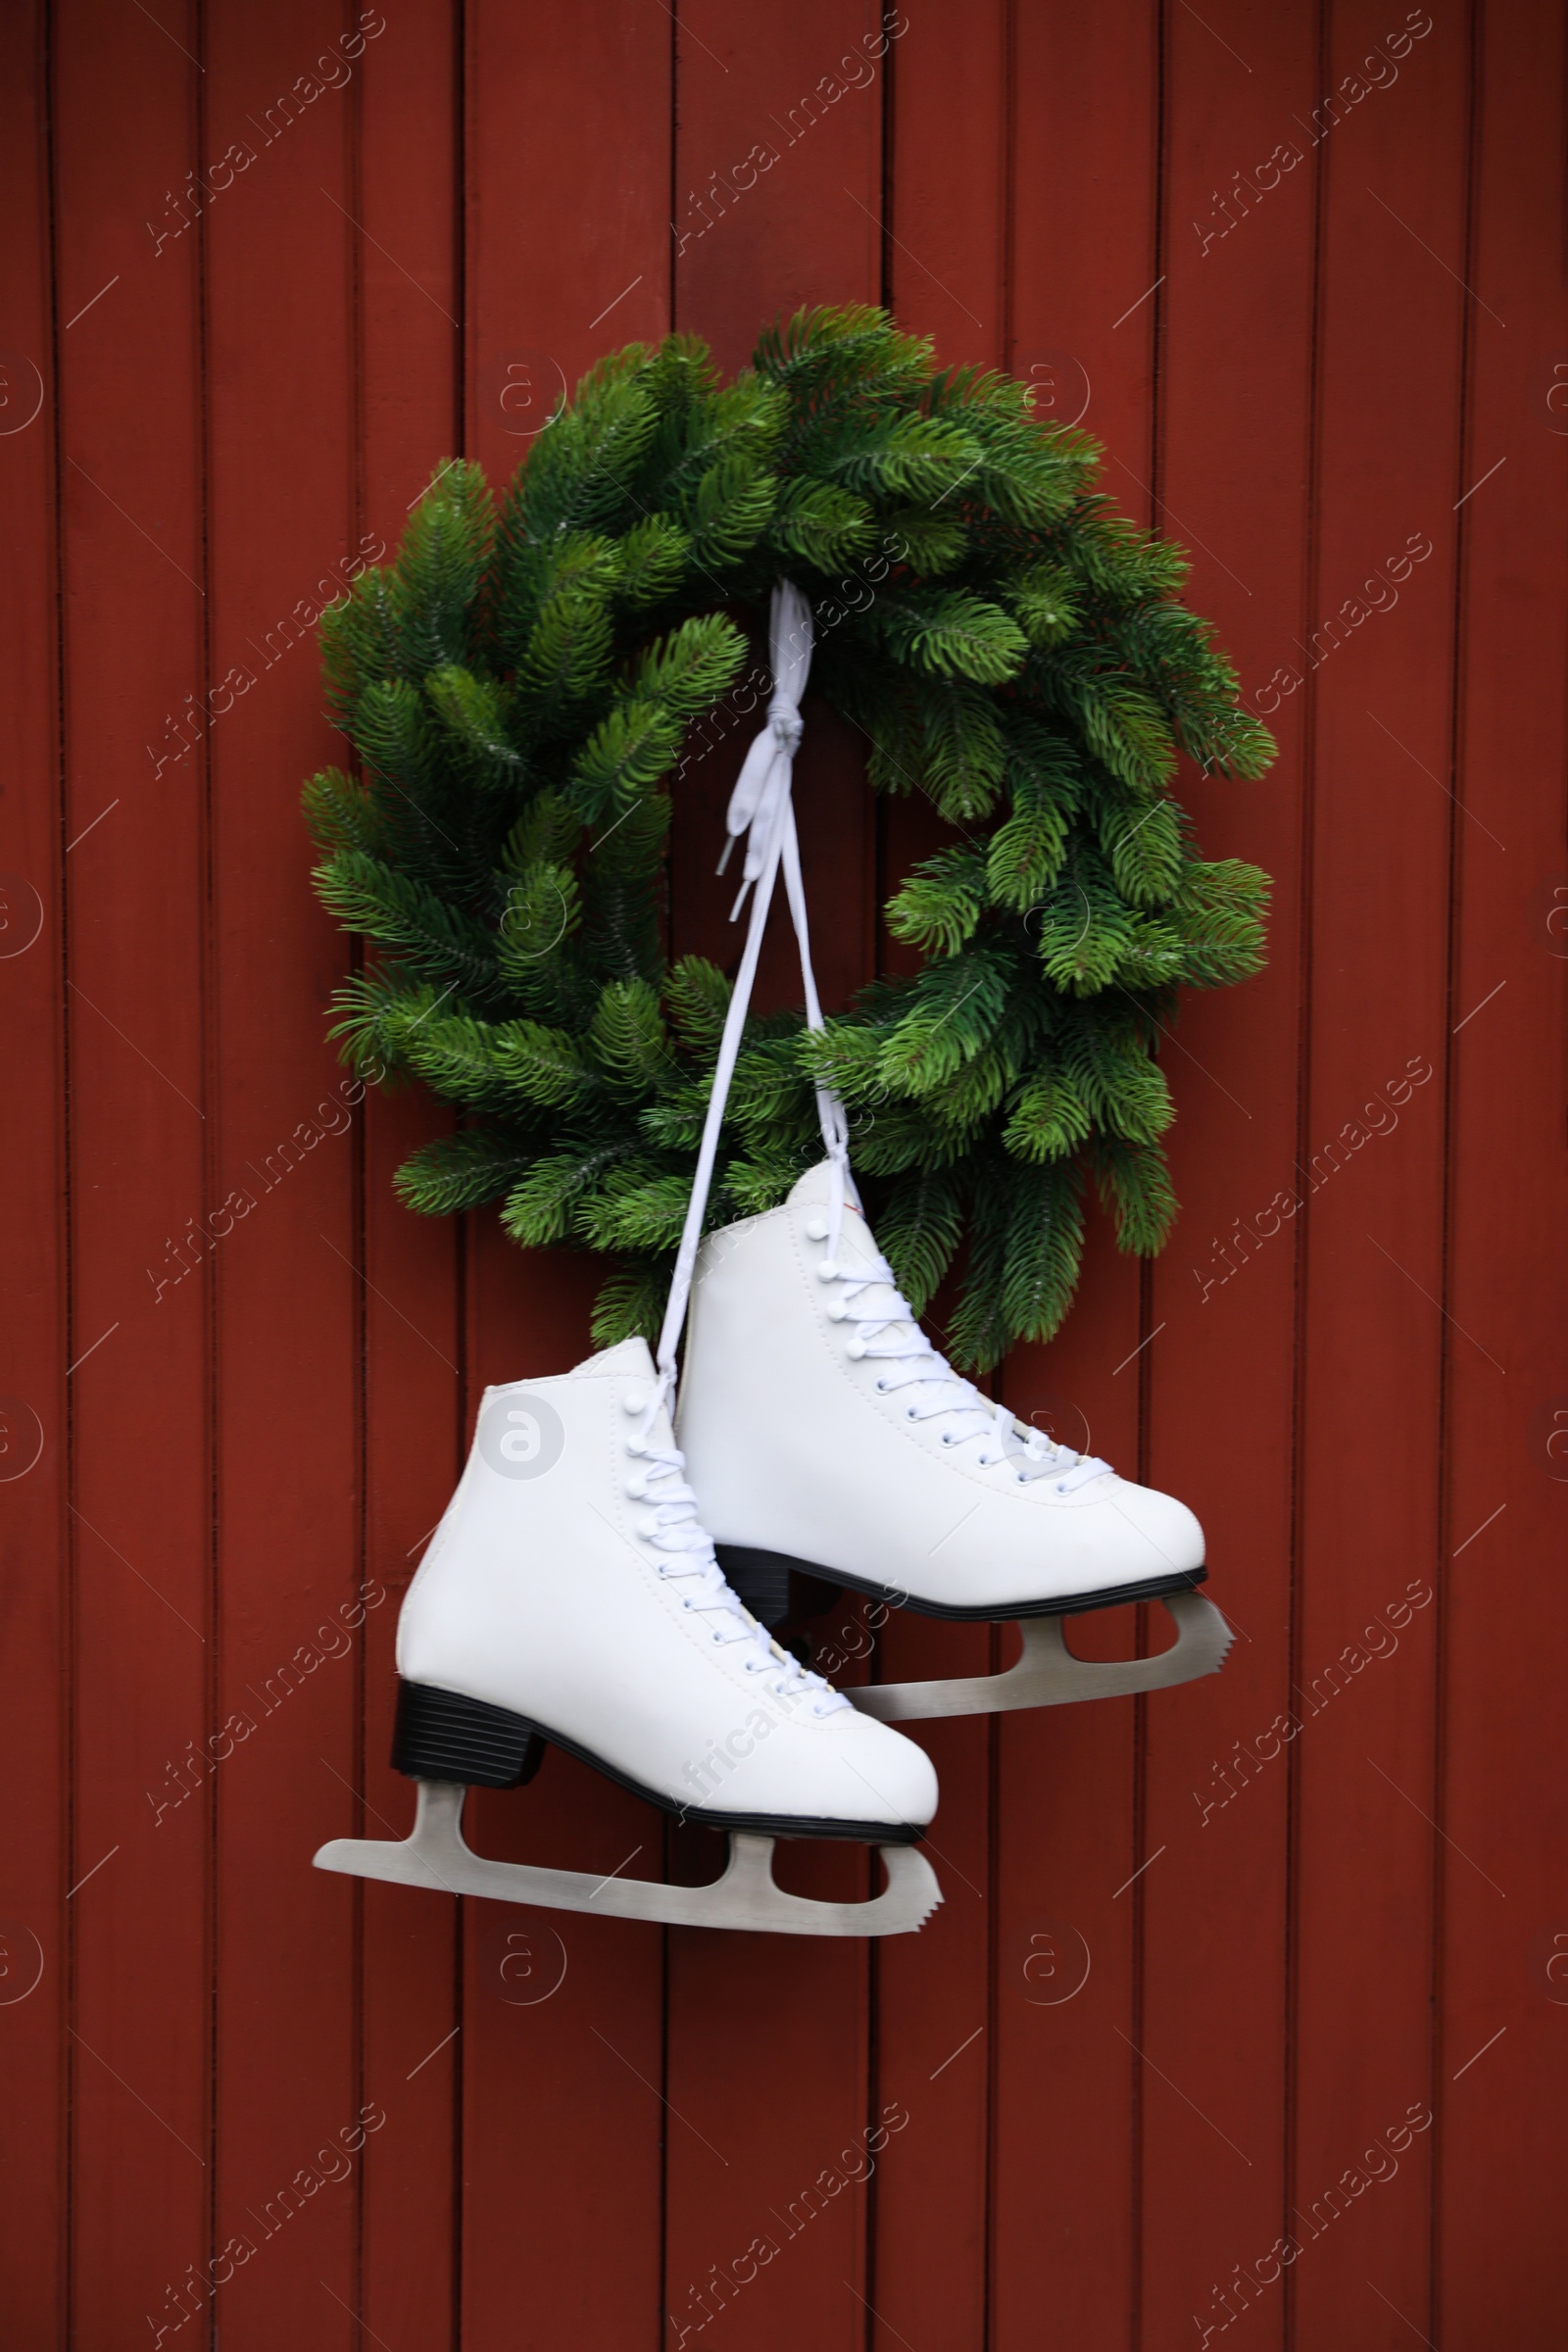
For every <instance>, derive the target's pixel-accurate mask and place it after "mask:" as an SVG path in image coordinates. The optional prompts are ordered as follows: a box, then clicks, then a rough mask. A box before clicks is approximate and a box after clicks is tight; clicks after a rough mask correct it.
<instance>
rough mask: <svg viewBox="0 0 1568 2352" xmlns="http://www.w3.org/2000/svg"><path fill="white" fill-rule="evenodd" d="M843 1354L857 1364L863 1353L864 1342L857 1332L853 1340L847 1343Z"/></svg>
mask: <svg viewBox="0 0 1568 2352" xmlns="http://www.w3.org/2000/svg"><path fill="white" fill-rule="evenodd" d="M844 1352H845V1354H846V1355H847V1356H850V1357H851V1358H853V1360H854V1361H855V1362H856V1363H858V1362H859V1360H860V1358H861V1356H862V1355H864V1353H865V1342H864V1341H863V1340H862V1339H861V1337H860V1335H859V1333H858V1332H857V1333H856V1335H855V1337H854V1339H852V1340H851V1341H850V1342H849V1344H848V1346H847V1347H846V1348H845V1350H844Z"/></svg>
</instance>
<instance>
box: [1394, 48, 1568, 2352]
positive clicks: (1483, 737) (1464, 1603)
mask: <svg viewBox="0 0 1568 2352" xmlns="http://www.w3.org/2000/svg"><path fill="white" fill-rule="evenodd" d="M1478 69H1479V77H1480V78H1479V94H1480V109H1479V117H1478V146H1477V158H1476V172H1475V182H1474V213H1473V218H1472V224H1471V230H1470V243H1469V248H1468V266H1467V267H1466V266H1465V265H1459V266H1460V267H1461V268H1462V269H1463V273H1464V275H1465V277H1466V278H1467V280H1468V281H1469V283H1470V285H1471V286H1473V287H1474V288H1475V290H1476V293H1477V296H1478V297H1479V298H1480V300H1481V301H1484V302H1485V303H1486V305H1487V306H1488V308H1487V310H1483V309H1481V308H1480V306H1479V302H1476V303H1471V304H1470V305H1469V306H1468V317H1467V326H1468V332H1469V360H1468V365H1469V371H1470V372H1469V384H1470V403H1469V415H1468V420H1467V432H1466V438H1465V451H1464V466H1463V469H1462V470H1463V481H1462V484H1461V490H1470V488H1471V485H1472V483H1480V484H1481V487H1479V488H1477V489H1475V490H1474V492H1473V494H1472V495H1471V496H1470V497H1469V499H1468V500H1467V501H1466V503H1465V505H1464V507H1463V509H1462V510H1461V515H1460V520H1461V522H1462V524H1463V539H1462V542H1461V573H1460V578H1461V587H1462V595H1463V605H1462V608H1461V610H1462V613H1463V622H1462V633H1461V641H1460V642H1461V658H1462V662H1463V695H1464V700H1463V705H1462V720H1461V728H1460V734H1459V743H1458V761H1457V766H1456V771H1455V773H1454V775H1453V777H1452V779H1451V782H1452V789H1453V791H1454V793H1455V795H1456V798H1457V799H1458V801H1459V803H1460V804H1461V805H1462V808H1463V809H1464V810H1465V811H1466V813H1465V814H1464V815H1463V816H1462V817H1460V816H1458V815H1457V814H1456V815H1454V816H1453V818H1452V819H1451V822H1452V825H1453V833H1454V849H1455V856H1456V859H1457V864H1458V889H1457V907H1458V921H1457V932H1456V937H1455V940H1454V952H1453V963H1452V978H1451V985H1450V993H1449V1015H1450V1017H1449V1022H1448V1028H1449V1039H1450V1043H1449V1053H1450V1054H1451V1056H1452V1060H1451V1071H1452V1085H1453V1110H1452V1122H1453V1123H1452V1131H1451V1154H1452V1157H1451V1168H1452V1173H1451V1180H1450V1181H1451V1187H1452V1190H1451V1196H1450V1203H1451V1204H1450V1224H1449V1249H1448V1263H1447V1281H1446V1290H1445V1298H1446V1304H1447V1308H1448V1312H1449V1314H1450V1315H1451V1316H1452V1317H1453V1322H1452V1323H1451V1324H1449V1325H1447V1326H1446V1327H1445V1328H1446V1383H1447V1388H1446V1412H1445V1451H1446V1459H1447V1463H1448V1493H1447V1496H1446V1513H1445V1525H1444V1531H1443V1534H1444V1541H1443V1552H1444V1558H1443V1569H1442V1575H1443V1583H1444V1596H1443V1621H1442V1633H1443V1643H1444V1652H1445V1656H1444V1679H1443V1715H1442V1717H1441V1719H1440V1720H1441V1726H1442V1735H1443V1736H1442V1738H1441V1740H1440V1748H1439V1755H1440V1762H1439V1776H1438V1791H1439V1800H1440V1801H1439V1803H1438V1804H1437V1805H1435V1806H1434V1807H1433V1808H1432V1810H1433V1811H1434V1813H1435V1814H1436V1816H1437V1819H1438V1821H1439V1822H1440V1823H1441V1825H1442V1828H1443V1831H1444V1838H1443V1839H1442V1840H1440V1841H1439V1842H1438V1848H1437V1871H1438V1886H1439V1900H1440V1905H1441V1922H1442V1937H1441V1943H1440V1947H1439V1951H1438V1954H1437V1964H1438V1974H1437V1983H1438V1986H1439V1990H1440V1995H1441V2002H1442V2008H1441V2026H1440V2030H1439V2034H1438V2040H1437V2050H1436V2058H1437V2069H1436V2071H1437V2076H1438V2091H1437V2095H1438V2101H1439V2109H1438V2112H1439V2140H1438V2161H1439V2184H1438V2186H1439V2194H1438V2201H1437V2207H1436V2212H1435V2216H1434V2222H1435V2229H1434V2248H1435V2267H1436V2274H1437V2276H1436V2283H1435V2300H1434V2305H1433V2311H1432V2317H1431V2320H1430V2323H1429V2324H1428V2326H1427V2332H1428V2333H1429V2334H1430V2335H1433V2336H1434V2337H1436V2338H1437V2339H1438V2340H1440V2341H1441V2342H1443V2343H1444V2344H1446V2345H1449V2346H1452V2347H1453V2348H1454V2352H1480V2347H1482V2346H1484V2345H1487V2344H1491V2343H1497V2342H1505V2341H1509V2340H1512V2341H1514V2342H1518V2343H1529V2342H1531V2341H1532V2340H1538V2341H1541V2342H1549V2341H1550V2340H1551V2338H1552V2336H1553V2335H1554V2334H1555V2333H1556V2332H1557V2331H1558V2330H1559V2329H1560V2327H1561V2325H1562V2316H1561V2315H1562V2296H1561V2287H1560V2281H1559V2276H1558V2270H1559V2266H1558V2264H1557V2261H1556V2258H1555V2253H1554V2241H1555V2236H1556V2219H1557V2215H1558V2213H1559V2212H1560V2210H1561V2183H1562V2146H1561V2135H1560V2131H1559V2130H1558V2128H1557V2119H1558V2118H1559V2117H1560V2116H1561V2114H1562V2111H1563V2097H1564V2084H1563V2074H1562V2070H1563V2046H1564V2037H1563V2034H1562V2031H1561V2028H1562V2021H1563V2016H1564V2011H1563V2008H1562V2006H1561V2003H1562V2002H1563V2000H1564V1997H1565V1986H1564V1984H1563V1977H1564V1974H1565V1968H1568V1963H1565V1962H1564V1961H1563V1959H1562V1957H1561V1955H1562V1954H1563V1953H1564V1952H1565V1951H1568V1907H1565V1905H1564V1903H1563V1900H1562V1882H1561V1875H1560V1872H1559V1871H1558V1869H1557V1868H1556V1860H1555V1858H1556V1857H1557V1856H1558V1855H1560V1854H1561V1852H1562V1848H1563V1836H1564V1827H1565V1825H1564V1821H1563V1792H1562V1777H1561V1774H1560V1773H1559V1772H1558V1771H1557V1770H1556V1768H1555V1764H1554V1761H1553V1759H1554V1758H1555V1757H1556V1756H1558V1755H1560V1754H1561V1752H1562V1740H1563V1699H1562V1678H1561V1676H1560V1675H1558V1674H1556V1673H1555V1672H1554V1671H1553V1662H1554V1660H1555V1659H1557V1658H1559V1657H1560V1656H1561V1654H1562V1646H1563V1636H1564V1627H1563V1594H1562V1578H1561V1574H1560V1569H1561V1563H1562V1559H1563V1555H1564V1536H1565V1518H1568V1507H1565V1506H1568V1485H1565V1484H1564V1483H1563V1476H1564V1468H1565V1464H1564V1461H1563V1459H1562V1455H1563V1440H1562V1438H1561V1436H1560V1434H1559V1433H1560V1432H1561V1430H1562V1429H1563V1428H1564V1427H1568V1418H1565V1416H1564V1407H1565V1405H1568V1376H1565V1371H1564V1358H1563V1348H1562V1334H1561V1316H1560V1313H1559V1312H1558V1311H1557V1306H1558V1302H1557V1299H1555V1298H1553V1299H1551V1302H1550V1304H1549V1305H1548V1304H1547V1302H1546V1297H1545V1293H1544V1284H1543V1274H1544V1272H1545V1270H1546V1269H1547V1268H1548V1267H1553V1269H1554V1260H1556V1259H1557V1258H1558V1257H1559V1256H1560V1252H1559V1251H1557V1250H1554V1247H1553V1244H1554V1240H1555V1237H1556V1235H1557V1233H1558V1232H1559V1231H1560V1227H1561V1200H1562V1194H1561V1181H1562V1173H1561V1172H1562V1148H1563V1138H1564V1123H1565V1104H1564V1094H1563V1072H1564V1069H1565V1067H1568V1057H1565V1054H1564V1044H1565V1039H1564V1007H1563V974H1564V964H1563V962H1562V960H1561V958H1562V956H1563V954H1564V939H1563V928H1564V918H1563V916H1562V914H1561V912H1560V909H1561V907H1563V905H1565V904H1568V892H1565V891H1564V890H1563V888H1562V886H1563V884H1564V883H1565V881H1568V854H1565V842H1564V824H1563V800H1562V785H1561V778H1562V774H1563V760H1564V741H1563V711H1562V701H1561V696H1560V694H1559V693H1558V691H1557V690H1556V686H1555V684H1553V685H1552V686H1550V687H1548V688H1547V689H1546V691H1544V692H1543V691H1542V686H1543V682H1544V681H1545V680H1548V679H1550V680H1555V679H1556V677H1557V675H1558V670H1559V663H1558V656H1557V654H1556V652H1555V650H1554V649H1555V648H1557V647H1558V646H1560V644H1561V642H1562V632H1563V620H1564V606H1565V598H1568V579H1565V576H1564V564H1563V550H1562V542H1561V534H1560V533H1558V532H1556V531H1555V530H1554V529H1551V528H1549V527H1548V528H1543V527H1542V525H1543V521H1544V518H1545V517H1547V516H1550V515H1554V514H1556V513H1560V512H1561V508H1562V497H1563V472H1564V461H1565V458H1568V439H1565V438H1564V434H1563V424H1564V418H1563V416H1562V414H1561V404H1562V395H1561V394H1560V393H1557V394H1556V395H1555V396H1554V397H1553V399H1552V400H1551V402H1550V404H1549V405H1548V400H1547V389H1548V385H1551V384H1555V383H1560V382H1562V381H1564V380H1568V371H1565V370H1564V368H1563V362H1564V360H1565V357H1568V325H1565V320H1564V317H1563V302H1562V281H1561V273H1560V267H1559V257H1558V251H1557V235H1556V224H1557V223H1558V222H1559V221H1561V219H1562V217H1563V201H1564V189H1563V160H1562V159H1563V142H1562V137H1561V128H1560V123H1559V121H1558V117H1557V92H1558V90H1559V89H1560V88H1561V86H1562V74H1563V30H1562V25H1561V23H1560V21H1559V20H1556V19H1551V18H1547V17H1545V16H1543V17H1541V18H1539V19H1536V18H1534V17H1533V16H1532V15H1531V14H1530V13H1528V12H1527V13H1525V14H1524V15H1520V16H1516V15H1513V14H1511V13H1510V12H1508V11H1506V10H1497V9H1494V10H1490V11H1489V12H1488V13H1487V16H1486V19H1485V22H1484V39H1483V45H1482V49H1481V53H1480V56H1479V60H1478ZM1548 222H1549V223H1551V226H1550V227H1549V228H1548V227H1547V225H1546V224H1547V223H1548ZM1494 310H1495V312H1496V313H1497V314H1498V316H1499V317H1500V318H1502V319H1506V320H1507V326H1506V329H1503V328H1500V327H1498V325H1497V324H1496V321H1495V319H1493V318H1492V317H1490V316H1489V312H1490V311H1494ZM1499 459H1500V460H1502V461H1503V463H1502V464H1501V466H1498V461H1499ZM1494 467H1497V470H1496V471H1495V472H1492V478H1491V480H1490V481H1489V480H1486V478H1485V477H1486V476H1487V474H1488V473H1489V472H1491V471H1492V469H1493V468H1494ZM1456 495H1458V494H1457V493H1456ZM1438 772H1439V774H1440V775H1442V774H1444V773H1445V771H1444V770H1443V769H1442V768H1440V769H1439V771H1438ZM1483 827H1485V828H1486V830H1485V831H1483V830H1482V828H1483ZM1494 835H1495V839H1494V838H1491V837H1492V836H1494ZM1499 844H1500V845H1502V846H1499ZM1489 997H1490V998H1491V999H1492V1002H1491V1003H1490V1004H1488V1002H1487V1000H1488V998H1489ZM1478 1007H1479V1008H1480V1009H1477V1008H1478ZM1499 1194H1500V1199H1499ZM1547 1281H1548V1283H1550V1284H1551V1287H1552V1289H1553V1290H1555V1289H1556V1287H1557V1286H1556V1283H1555V1281H1554V1279H1553V1276H1552V1275H1548V1276H1547ZM1543 1310H1544V1311H1543ZM1477 1341H1479V1342H1481V1343H1482V1344H1483V1345H1484V1346H1485V1347H1486V1348H1489V1349H1490V1350H1491V1352H1492V1353H1493V1354H1495V1356H1496V1357H1497V1358H1498V1360H1499V1362H1501V1363H1502V1364H1504V1365H1505V1366H1506V1367H1507V1372H1506V1378H1501V1377H1499V1376H1498V1374H1497V1373H1496V1372H1495V1370H1494V1368H1493V1366H1492V1365H1491V1364H1490V1363H1488V1362H1487V1360H1486V1358H1485V1357H1484V1356H1482V1355H1481V1354H1480V1353H1479V1352H1478V1349H1477V1347H1476V1345H1475V1343H1476V1342H1477ZM1489 1521H1490V1522H1491V1524H1490V1525H1489V1524H1488V1522H1489ZM1448 1840H1451V1843H1449V1842H1448ZM1483 1873H1484V1874H1485V1876H1483V1875H1482V1874H1483ZM1489 1882H1494V1883H1493V1884H1489ZM1499 1889H1500V1890H1501V1891H1500V1892H1499V1891H1498V1890H1499ZM1489 2044H1490V2046H1489ZM1415 2316H1416V2317H1417V2318H1418V2319H1419V2314H1416V2315H1415Z"/></svg>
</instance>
